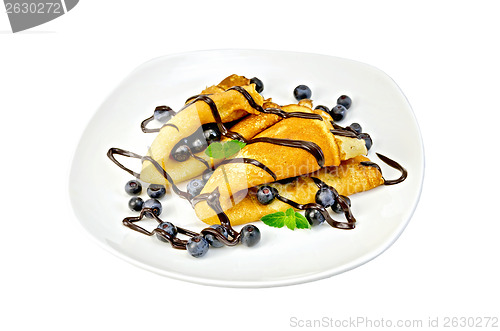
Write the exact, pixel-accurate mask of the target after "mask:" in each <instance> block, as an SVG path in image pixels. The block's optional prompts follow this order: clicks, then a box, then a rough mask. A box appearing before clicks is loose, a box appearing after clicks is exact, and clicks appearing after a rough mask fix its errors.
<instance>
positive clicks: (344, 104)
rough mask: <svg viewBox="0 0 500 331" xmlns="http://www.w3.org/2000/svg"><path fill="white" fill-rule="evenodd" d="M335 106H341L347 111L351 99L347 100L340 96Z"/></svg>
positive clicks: (344, 96) (347, 98) (346, 97)
mask: <svg viewBox="0 0 500 331" xmlns="http://www.w3.org/2000/svg"><path fill="white" fill-rule="evenodd" d="M337 104H338V105H342V106H344V107H345V109H349V108H350V107H351V104H352V100H351V98H349V97H348V96H347V95H341V96H340V97H339V98H338V99H337Z"/></svg>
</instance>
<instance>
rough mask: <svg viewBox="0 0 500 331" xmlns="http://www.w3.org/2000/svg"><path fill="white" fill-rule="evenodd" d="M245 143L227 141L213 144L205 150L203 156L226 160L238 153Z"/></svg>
mask: <svg viewBox="0 0 500 331" xmlns="http://www.w3.org/2000/svg"><path fill="white" fill-rule="evenodd" d="M245 145H246V144H245V143H244V142H241V141H238V140H229V141H226V142H224V143H220V142H214V143H211V144H210V146H208V148H207V149H206V150H205V154H207V155H208V156H209V157H211V158H214V159H227V158H228V157H231V156H233V155H234V154H236V153H238V152H239V151H240V150H241V149H242V148H243V147H245Z"/></svg>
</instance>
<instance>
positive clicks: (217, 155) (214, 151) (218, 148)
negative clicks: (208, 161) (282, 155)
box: [205, 142, 224, 159]
mask: <svg viewBox="0 0 500 331" xmlns="http://www.w3.org/2000/svg"><path fill="white" fill-rule="evenodd" d="M205 154H207V155H208V156H210V157H213V158H214V159H223V158H224V148H223V147H222V144H221V143H218V142H215V143H211V144H210V146H208V147H207V149H206V150H205Z"/></svg>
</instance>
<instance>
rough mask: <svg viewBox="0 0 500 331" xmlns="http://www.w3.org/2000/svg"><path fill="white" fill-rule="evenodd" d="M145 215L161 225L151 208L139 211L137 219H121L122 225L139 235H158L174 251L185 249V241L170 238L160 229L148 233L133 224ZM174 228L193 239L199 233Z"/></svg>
mask: <svg viewBox="0 0 500 331" xmlns="http://www.w3.org/2000/svg"><path fill="white" fill-rule="evenodd" d="M146 214H149V215H150V216H152V217H153V218H154V219H155V220H156V221H157V222H158V224H161V223H163V221H162V220H161V219H160V218H159V217H158V216H156V214H155V213H154V212H153V210H152V209H151V208H143V209H142V210H141V213H140V214H139V216H137V217H126V218H124V219H123V221H122V223H123V225H125V226H126V227H128V228H130V229H132V230H134V231H137V232H139V233H142V234H145V235H146V236H153V235H155V234H156V235H159V236H161V237H162V238H163V239H165V240H166V241H168V242H169V243H170V244H171V245H172V247H173V248H175V249H183V250H185V249H186V244H187V240H182V239H179V238H177V237H172V236H171V235H170V234H168V233H167V232H166V231H165V230H163V229H160V228H156V229H154V230H153V231H148V230H146V229H144V228H143V227H141V226H139V225H137V224H135V222H138V221H141V220H142V219H144V217H145V216H146ZM149 215H148V216H149ZM176 228H177V233H180V234H183V235H186V236H188V237H195V236H198V235H199V233H196V232H193V231H190V230H188V229H184V228H181V227H178V226H176Z"/></svg>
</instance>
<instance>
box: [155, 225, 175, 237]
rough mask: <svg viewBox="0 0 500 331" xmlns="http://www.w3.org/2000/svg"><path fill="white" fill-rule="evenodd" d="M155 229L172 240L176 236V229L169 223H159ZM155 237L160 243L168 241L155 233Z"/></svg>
mask: <svg viewBox="0 0 500 331" xmlns="http://www.w3.org/2000/svg"><path fill="white" fill-rule="evenodd" d="M157 228H158V229H161V230H163V231H165V232H166V233H167V234H168V235H169V236H170V237H172V238H174V237H175V236H177V227H176V226H175V225H173V224H172V223H170V222H163V223H160V224H158V226H157ZM156 237H157V238H158V239H160V240H161V241H164V242H168V240H166V239H165V238H164V237H162V236H161V235H160V234H159V233H158V232H157V233H156Z"/></svg>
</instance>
